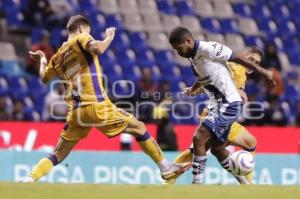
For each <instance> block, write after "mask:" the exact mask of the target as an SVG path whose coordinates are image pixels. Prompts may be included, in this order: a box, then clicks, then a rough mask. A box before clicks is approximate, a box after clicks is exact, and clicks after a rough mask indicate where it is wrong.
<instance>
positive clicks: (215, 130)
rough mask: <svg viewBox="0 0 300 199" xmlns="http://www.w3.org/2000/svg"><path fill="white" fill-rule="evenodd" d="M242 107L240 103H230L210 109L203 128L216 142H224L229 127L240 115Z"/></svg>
mask: <svg viewBox="0 0 300 199" xmlns="http://www.w3.org/2000/svg"><path fill="white" fill-rule="evenodd" d="M242 107H243V103H242V102H232V103H229V104H222V105H220V106H218V107H216V108H214V109H210V110H209V112H208V114H207V116H206V117H205V118H204V120H203V122H202V125H203V126H205V127H206V128H207V129H208V130H209V131H210V132H211V133H212V134H213V136H214V137H215V138H217V140H218V141H221V142H226V141H227V137H228V134H229V132H230V128H231V125H232V124H233V123H234V122H235V121H236V120H237V119H238V118H239V116H240V115H241V112H242Z"/></svg>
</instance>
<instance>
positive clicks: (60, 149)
mask: <svg viewBox="0 0 300 199" xmlns="http://www.w3.org/2000/svg"><path fill="white" fill-rule="evenodd" d="M77 142H78V141H74V142H71V141H67V140H65V139H63V138H60V139H59V141H58V143H57V145H56V147H55V149H54V151H53V153H51V154H49V155H48V156H47V157H45V158H42V159H41V160H40V161H39V162H38V163H37V165H35V167H34V168H33V170H32V172H31V173H30V175H29V177H28V178H27V179H26V180H25V181H26V182H35V181H38V180H39V179H40V178H41V177H43V176H45V175H47V174H48V173H49V172H50V171H51V169H52V168H53V167H54V166H55V165H57V164H59V163H61V162H62V161H63V160H64V159H65V158H66V157H67V156H68V154H69V153H70V151H71V150H72V148H73V147H74V146H75V145H76V144H77Z"/></svg>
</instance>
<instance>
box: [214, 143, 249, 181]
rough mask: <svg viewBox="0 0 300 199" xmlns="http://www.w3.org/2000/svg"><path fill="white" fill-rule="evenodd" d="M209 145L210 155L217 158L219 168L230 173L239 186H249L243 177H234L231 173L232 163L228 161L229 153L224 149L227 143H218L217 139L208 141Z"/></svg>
mask: <svg viewBox="0 0 300 199" xmlns="http://www.w3.org/2000/svg"><path fill="white" fill-rule="evenodd" d="M210 143H211V153H212V154H213V155H214V156H215V157H216V158H217V160H218V161H219V163H220V164H221V166H222V167H223V168H224V169H225V170H226V171H228V172H229V173H231V174H232V175H233V176H234V177H235V178H236V179H237V181H238V182H239V183H240V184H249V182H248V181H247V179H246V178H245V176H238V175H235V174H234V173H233V171H232V162H231V159H230V153H229V151H228V150H227V149H226V148H225V147H226V146H227V145H228V143H227V142H220V141H218V140H217V139H212V140H210Z"/></svg>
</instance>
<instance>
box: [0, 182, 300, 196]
mask: <svg viewBox="0 0 300 199" xmlns="http://www.w3.org/2000/svg"><path fill="white" fill-rule="evenodd" d="M0 198H1V199H135V198H137V199H179V198H184V199H189V198H191V199H235V198H236V199H260V198H261V199H296V198H297V199H299V198H300V186H299V187H297V186H217V185H215V186H210V185H209V186H199V185H171V186H164V185H103V184H97V185H95V184H43V183H37V184H20V183H0Z"/></svg>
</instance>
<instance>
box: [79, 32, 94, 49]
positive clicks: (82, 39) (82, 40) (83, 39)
mask: <svg viewBox="0 0 300 199" xmlns="http://www.w3.org/2000/svg"><path fill="white" fill-rule="evenodd" d="M93 40H95V39H94V38H93V37H92V36H91V35H90V34H88V33H82V34H80V35H79V36H78V39H77V42H78V43H79V44H80V46H81V47H82V48H83V49H84V50H86V48H87V45H88V43H89V42H91V41H93Z"/></svg>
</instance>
